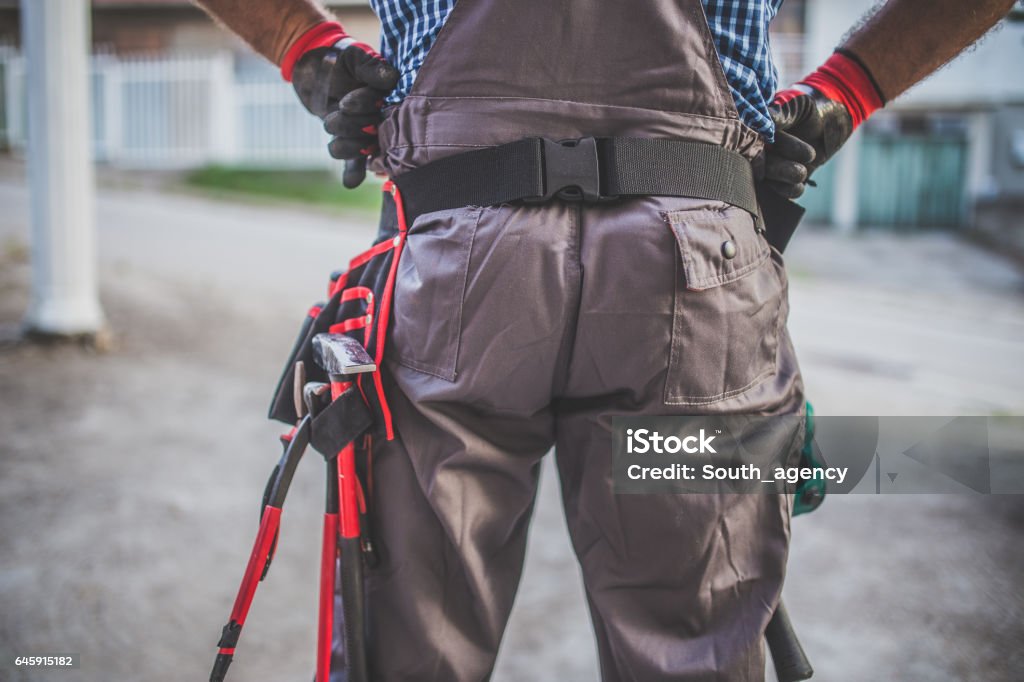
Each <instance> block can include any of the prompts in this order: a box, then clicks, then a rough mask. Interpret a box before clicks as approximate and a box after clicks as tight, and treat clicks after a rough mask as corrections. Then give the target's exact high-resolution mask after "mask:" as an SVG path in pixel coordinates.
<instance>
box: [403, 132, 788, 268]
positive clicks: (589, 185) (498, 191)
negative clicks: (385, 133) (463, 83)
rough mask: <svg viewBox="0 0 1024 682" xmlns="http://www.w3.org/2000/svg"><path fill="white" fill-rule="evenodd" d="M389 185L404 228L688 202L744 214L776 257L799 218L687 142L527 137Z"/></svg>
mask: <svg viewBox="0 0 1024 682" xmlns="http://www.w3.org/2000/svg"><path fill="white" fill-rule="evenodd" d="M394 183H395V185H396V186H397V187H398V188H399V190H400V191H401V195H402V198H403V202H404V208H405V216H406V219H407V220H408V221H409V224H412V223H413V221H415V219H416V217H417V216H420V215H422V214H424V213H430V212H431V211H440V210H443V209H451V208H461V207H463V206H491V205H496V204H504V203H509V202H517V201H521V202H525V203H544V202H547V201H550V200H552V199H555V198H558V199H560V200H562V201H573V202H582V203H586V204H600V203H606V202H610V201H615V200H617V199H620V198H624V197H638V196H669V197H691V198H695V199H711V200H715V201H724V202H725V203H727V204H732V205H733V206H736V207H738V208H742V209H743V210H745V211H747V212H749V213H750V214H751V215H753V216H754V219H755V221H756V224H757V226H758V230H760V231H762V232H764V233H765V238H766V239H767V240H768V242H769V243H770V244H771V245H772V246H774V247H775V248H776V249H778V250H779V252H782V251H783V250H785V248H786V244H787V243H788V242H789V238H790V237H791V236H792V234H793V231H794V230H795V229H796V225H797V223H799V222H800V218H801V217H802V216H803V209H802V208H801V207H800V206H799V205H797V204H795V203H794V202H792V201H789V200H786V199H783V198H782V197H780V196H778V195H776V194H774V193H773V192H771V191H770V190H767V189H764V188H762V187H760V186H759V185H757V184H756V183H755V175H754V171H753V168H752V167H751V164H750V162H749V161H748V160H747V159H746V158H745V157H744V156H742V155H741V154H739V153H737V152H734V151H730V150H728V149H725V148H724V147H720V146H718V145H713V144H705V143H701V142H691V141H688V140H670V139H649V138H634V137H602V138H595V137H583V138H580V139H576V140H561V141H554V140H549V139H546V138H542V137H528V138H524V139H522V140H517V141H515V142H510V143H508V144H503V145H499V146H497V147H488V148H485V149H478V150H474V151H471V152H465V153H462V154H456V155H454V156H449V157H445V158H443V159H439V160H437V161H434V162H431V163H428V164H426V165H423V166H420V167H418V168H415V169H413V170H410V171H408V172H406V173H403V174H401V175H399V176H397V177H396V178H394Z"/></svg>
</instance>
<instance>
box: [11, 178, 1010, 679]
mask: <svg viewBox="0 0 1024 682" xmlns="http://www.w3.org/2000/svg"><path fill="white" fill-rule="evenodd" d="M0 206H3V207H4V208H3V211H0V246H2V250H0V325H3V328H4V330H5V333H6V335H7V336H8V337H10V336H12V333H13V330H14V329H15V328H16V326H17V323H18V320H19V318H20V316H21V314H22V312H23V311H24V309H25V306H26V305H27V295H28V294H27V281H28V274H29V272H28V266H27V264H26V263H25V262H24V254H25V248H26V243H27V234H28V228H27V195H26V191H25V188H24V186H23V184H22V182H21V180H20V179H19V177H18V173H17V172H11V171H10V169H8V170H7V172H5V173H3V174H0ZM98 211H99V230H100V258H101V271H102V290H103V302H104V306H105V310H106V312H107V315H108V317H109V321H110V326H111V328H112V329H113V331H114V333H115V344H114V347H113V349H112V350H110V351H109V352H106V353H96V352H94V351H88V350H84V349H80V348H77V347H73V346H49V347H45V346H44V347H39V346H26V345H19V344H10V343H7V344H5V345H3V346H0V408H2V409H0V433H2V434H3V439H2V441H0V656H2V658H0V680H11V681H12V682H15V681H20V680H60V681H61V682H63V681H67V682H75V681H78V680H88V681H96V682H100V681H107V680H146V681H147V682H164V681H167V682H170V681H172V680H173V681H178V680H187V679H205V678H206V676H207V675H208V669H209V665H210V664H211V663H212V660H213V655H214V653H215V647H214V645H215V643H216V641H217V638H218V636H219V631H220V627H221V625H222V624H223V621H224V619H225V618H226V615H227V613H228V611H229V609H230V606H231V601H232V599H233V596H234V590H235V589H236V587H237V580H238V578H239V577H240V573H241V570H242V568H243V564H244V561H245V558H246V557H247V554H248V550H249V546H250V542H251V540H252V533H254V531H255V526H256V518H257V508H258V502H259V499H260V496H261V494H262V490H263V483H264V481H265V476H266V475H267V473H268V472H269V470H270V468H271V467H272V465H273V463H274V461H275V460H276V457H277V454H278V451H277V446H276V444H275V438H276V435H277V432H278V429H277V427H275V426H274V425H271V424H269V423H268V422H266V421H265V420H264V418H263V416H264V414H265V408H266V402H267V399H268V398H269V392H270V390H271V388H272V387H273V385H274V382H275V381H276V378H277V372H278V370H279V369H280V367H279V364H280V362H282V361H283V358H284V357H285V355H286V353H287V350H288V348H289V347H290V344H291V341H292V338H291V336H292V334H293V332H294V330H295V329H296V325H297V324H298V322H299V320H300V319H301V317H302V315H303V314H304V311H305V309H306V307H307V306H308V304H309V303H310V302H311V301H312V300H314V299H315V298H316V297H317V296H318V295H319V294H320V293H321V291H322V287H323V286H324V284H325V278H326V274H327V273H328V272H330V270H332V269H334V268H336V267H338V266H340V265H342V264H344V263H345V262H346V261H347V259H348V258H349V257H350V256H352V255H354V254H355V253H356V252H357V251H358V250H360V249H361V248H363V247H364V246H365V245H366V244H367V243H368V242H369V239H370V238H371V237H372V234H373V231H374V227H373V225H372V224H370V223H371V221H368V220H354V219H351V218H341V217H338V216H332V215H327V214H323V213H314V212H306V211H301V210H296V209H294V208H283V207H279V206H269V205H243V204H240V203H234V202H227V201H213V200H208V199H202V198H197V197H193V196H181V195H167V194H163V193H158V192H150V191H139V190H132V191H124V190H113V189H107V190H104V191H102V192H101V193H100V196H99V202H98ZM787 258H788V263H789V265H788V267H789V271H790V276H791V289H792V295H791V299H792V314H791V329H792V334H793V337H794V339H795V342H796V345H797V348H798V351H799V353H800V356H801V359H802V366H803V370H804V373H805V377H806V383H807V386H808V394H809V395H810V396H811V397H812V399H813V400H814V402H815V404H816V407H817V409H818V411H819V413H823V414H932V415H943V414H946V415H952V414H984V415H990V414H1018V415H1019V414H1024V276H1022V275H1021V273H1020V272H1019V271H1017V270H1016V269H1014V268H1013V267H1012V266H1011V265H1009V264H1007V263H1005V262H1003V261H1001V260H1000V259H999V258H997V257H994V256H992V255H990V254H988V253H986V252H983V251H979V250H977V249H975V248H973V247H970V246H967V245H965V244H963V243H961V242H959V241H958V240H956V239H954V238H953V237H951V236H949V235H942V234H938V235H936V234H930V235H925V236H923V237H922V236H918V237H910V236H906V237H899V236H893V235H886V234H877V233H871V234H868V235H866V236H857V237H841V236H837V235H834V234H829V233H821V232H814V231H810V230H808V231H805V233H803V234H801V235H799V236H798V238H797V239H796V241H795V243H794V245H793V247H792V249H791V251H790V252H789V253H788V254H787ZM549 465H550V463H549ZM553 473H554V472H553V469H552V468H551V467H550V466H548V468H547V469H546V470H545V471H544V476H543V479H542V484H541V491H540V500H539V505H538V508H537V511H536V516H535V519H534V523H533V527H532V535H531V540H530V546H529V551H528V560H527V567H526V573H525V576H524V581H523V584H522V588H521V590H520V593H519V596H518V599H517V602H516V608H515V612H514V614H513V617H512V622H511V623H510V626H509V630H508V633H507V636H506V641H505V643H504V646H503V649H502V652H501V654H500V655H499V661H498V666H497V670H496V673H495V676H494V679H495V680H497V681H498V682H519V681H520V680H522V681H525V680H564V681H575V680H579V681H582V682H587V681H590V680H596V679H597V668H596V663H595V651H594V646H593V643H592V640H591V633H590V626H589V622H588V619H587V614H586V609H585V606H584V603H583V594H582V586H581V584H580V580H579V576H578V571H577V568H576V565H575V562H574V559H573V557H572V554H571V552H570V550H569V545H568V538H567V536H566V532H565V527H564V522H563V521H562V519H561V513H560V505H559V500H558V490H557V485H556V481H555V479H554V476H553ZM320 476H321V469H320V467H316V466H311V465H309V464H308V463H307V465H306V466H304V467H302V468H300V471H299V474H298V476H297V478H296V481H295V484H294V488H293V491H292V493H291V495H290V498H289V506H288V509H287V512H286V514H285V522H284V523H285V525H284V531H283V539H282V541H281V547H280V551H279V553H278V556H277V558H276V559H275V563H274V567H273V569H272V570H271V573H270V575H269V577H268V580H267V582H265V583H264V584H263V585H262V586H261V591H260V593H259V594H258V595H257V599H256V603H255V606H254V607H253V610H252V612H251V615H250V620H249V623H248V624H247V626H246V631H245V634H244V636H243V639H242V644H241V648H240V653H239V657H238V659H237V662H236V663H235V665H234V667H233V669H232V678H233V679H235V680H245V681H247V682H264V681H270V680H274V681H280V680H308V679H309V678H310V674H311V670H312V654H313V649H314V636H313V624H314V621H315V613H316V575H317V547H318V544H319V534H320V530H319V526H320V521H319V515H320V500H321V480H320ZM1022 540H1024V502H1022V501H1021V499H1020V498H1019V497H1010V496H989V497H982V496H969V495H931V496H920V495H918V496H881V497H876V496H849V497H845V498H839V497H833V498H830V499H829V500H827V502H826V503H825V505H824V506H823V507H822V508H821V509H820V510H819V511H817V512H815V513H814V514H813V515H811V516H808V517H805V518H800V519H798V520H797V521H795V524H794V539H793V548H792V559H791V562H790V571H789V576H788V581H787V586H786V590H785V594H786V599H787V602H788V604H789V609H790V612H791V616H792V617H793V619H794V621H795V622H796V624H797V626H798V628H799V631H800V634H801V636H802V638H803V640H804V644H805V647H806V649H807V650H808V653H809V655H810V656H811V658H812V661H813V662H814V664H815V667H816V668H817V670H818V671H819V674H818V677H817V679H822V680H863V679H893V680H961V679H971V680H1019V679H1022V678H1024V653H1022V650H1021V647H1020V643H1021V642H1022V641H1024V590H1022V587H1021V576H1022V575H1024V572H1022V569H1024V542H1022ZM399 645H400V643H396V646H399ZM41 652H74V653H80V654H82V668H81V669H80V670H77V671H63V672H60V673H57V672H37V673H29V672H26V671H24V670H15V669H14V668H13V667H12V666H10V663H9V660H10V658H9V657H10V656H12V655H14V654H16V653H41Z"/></svg>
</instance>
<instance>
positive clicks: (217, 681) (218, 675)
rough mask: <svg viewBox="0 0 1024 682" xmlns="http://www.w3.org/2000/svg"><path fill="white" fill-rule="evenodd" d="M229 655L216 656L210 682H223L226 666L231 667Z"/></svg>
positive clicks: (226, 672)
mask: <svg viewBox="0 0 1024 682" xmlns="http://www.w3.org/2000/svg"><path fill="white" fill-rule="evenodd" d="M231 659H232V656H231V654H217V660H216V661H214V663H213V671H212V672H210V682H224V676H225V675H227V674H228V666H229V665H231Z"/></svg>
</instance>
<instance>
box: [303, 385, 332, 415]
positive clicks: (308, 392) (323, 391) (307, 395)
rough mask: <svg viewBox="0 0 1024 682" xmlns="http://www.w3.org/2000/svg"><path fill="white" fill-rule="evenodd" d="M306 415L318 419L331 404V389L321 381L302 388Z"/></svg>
mask: <svg viewBox="0 0 1024 682" xmlns="http://www.w3.org/2000/svg"><path fill="white" fill-rule="evenodd" d="M302 402H303V407H305V408H306V409H305V414H309V415H312V416H314V417H316V416H317V415H318V414H320V411H321V410H322V409H324V408H325V407H327V405H329V404H330V402H331V387H330V385H328V384H325V383H323V382H321V381H310V382H308V383H307V384H306V385H305V386H303V387H302Z"/></svg>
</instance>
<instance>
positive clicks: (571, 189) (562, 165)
mask: <svg viewBox="0 0 1024 682" xmlns="http://www.w3.org/2000/svg"><path fill="white" fill-rule="evenodd" d="M540 142H541V150H542V154H543V168H544V194H542V195H541V196H537V197H528V198H525V199H523V201H525V202H527V203H531V204H534V203H537V204H539V203H543V202H546V201H550V200H551V199H554V198H555V197H558V198H559V199H561V200H562V201H580V202H583V203H588V204H591V203H598V202H605V201H611V200H613V199H615V198H617V197H606V196H602V195H601V167H600V161H599V160H598V156H597V140H596V139H594V138H593V137H582V138H580V139H578V140H561V141H555V140H549V139H547V138H540Z"/></svg>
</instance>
